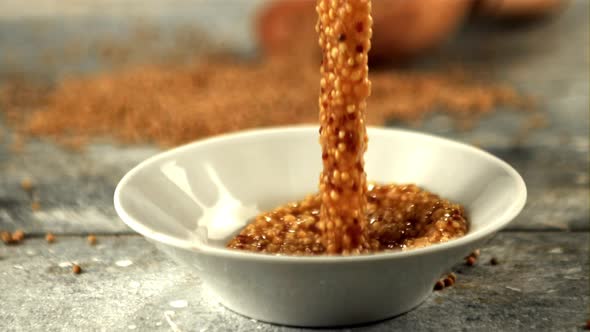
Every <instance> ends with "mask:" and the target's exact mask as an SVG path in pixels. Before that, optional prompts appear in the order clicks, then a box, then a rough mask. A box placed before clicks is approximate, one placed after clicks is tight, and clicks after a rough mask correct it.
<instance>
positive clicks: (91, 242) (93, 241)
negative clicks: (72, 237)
mask: <svg viewBox="0 0 590 332" xmlns="http://www.w3.org/2000/svg"><path fill="white" fill-rule="evenodd" d="M86 240H87V241H88V244H89V245H91V246H93V245H95V244H96V242H97V239H96V236H94V235H92V234H90V235H88V238H86Z"/></svg>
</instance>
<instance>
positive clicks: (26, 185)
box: [20, 178, 34, 192]
mask: <svg viewBox="0 0 590 332" xmlns="http://www.w3.org/2000/svg"><path fill="white" fill-rule="evenodd" d="M20 186H21V188H22V189H23V190H24V191H26V192H31V191H32V190H33V187H34V186H33V180H31V179H30V178H24V179H23V180H22V181H21V182H20Z"/></svg>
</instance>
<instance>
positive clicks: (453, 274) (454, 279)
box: [448, 272, 457, 282]
mask: <svg viewBox="0 0 590 332" xmlns="http://www.w3.org/2000/svg"><path fill="white" fill-rule="evenodd" d="M448 277H449V278H451V279H453V282H456V281H457V275H456V274H455V273H453V272H451V273H449V276H448Z"/></svg>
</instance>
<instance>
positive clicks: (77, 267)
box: [72, 264, 82, 274]
mask: <svg viewBox="0 0 590 332" xmlns="http://www.w3.org/2000/svg"><path fill="white" fill-rule="evenodd" d="M72 272H73V273H74V274H80V273H82V268H81V267H80V265H78V264H74V265H73V266H72Z"/></svg>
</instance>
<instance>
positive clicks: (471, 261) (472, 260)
mask: <svg viewBox="0 0 590 332" xmlns="http://www.w3.org/2000/svg"><path fill="white" fill-rule="evenodd" d="M476 262H477V260H476V259H475V257H473V256H469V257H467V259H466V260H465V264H467V265H468V266H473V265H475V263H476Z"/></svg>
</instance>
